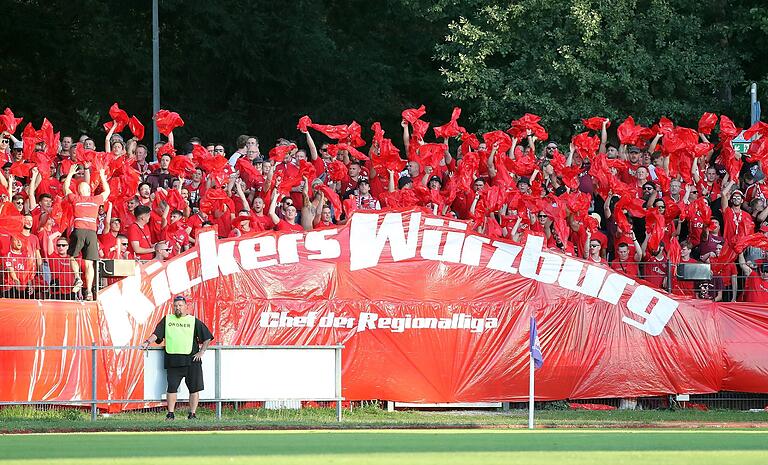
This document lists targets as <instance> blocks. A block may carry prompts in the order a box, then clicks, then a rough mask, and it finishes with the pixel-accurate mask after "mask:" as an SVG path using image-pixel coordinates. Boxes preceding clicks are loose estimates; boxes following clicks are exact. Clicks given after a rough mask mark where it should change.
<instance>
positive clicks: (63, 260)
mask: <svg viewBox="0 0 768 465" xmlns="http://www.w3.org/2000/svg"><path fill="white" fill-rule="evenodd" d="M78 262H81V263H80V269H81V270H82V269H83V264H82V261H81V260H78ZM48 267H49V268H50V270H51V279H52V280H55V281H56V282H57V283H58V287H59V288H60V291H59V293H61V294H68V293H69V292H70V291H71V290H72V289H71V288H72V286H73V285H74V284H75V273H74V271H72V261H71V260H70V259H69V257H67V256H66V255H65V256H63V257H62V256H60V255H56V256H54V257H51V259H50V260H49V261H48Z"/></svg>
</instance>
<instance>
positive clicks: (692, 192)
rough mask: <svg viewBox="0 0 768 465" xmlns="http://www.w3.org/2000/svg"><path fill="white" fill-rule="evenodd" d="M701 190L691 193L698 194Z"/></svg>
mask: <svg viewBox="0 0 768 465" xmlns="http://www.w3.org/2000/svg"><path fill="white" fill-rule="evenodd" d="M698 193H699V191H691V194H698Z"/></svg>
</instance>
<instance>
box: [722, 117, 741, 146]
mask: <svg viewBox="0 0 768 465" xmlns="http://www.w3.org/2000/svg"><path fill="white" fill-rule="evenodd" d="M740 132H741V128H737V127H736V125H735V124H733V121H732V120H731V118H729V117H727V116H725V115H720V141H728V142H730V141H731V140H733V139H734V138H735V137H736V136H738V135H739V133H740Z"/></svg>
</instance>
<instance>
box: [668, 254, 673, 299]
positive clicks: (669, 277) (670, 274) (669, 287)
mask: <svg viewBox="0 0 768 465" xmlns="http://www.w3.org/2000/svg"><path fill="white" fill-rule="evenodd" d="M667 292H669V293H671V292H672V262H670V261H669V259H667Z"/></svg>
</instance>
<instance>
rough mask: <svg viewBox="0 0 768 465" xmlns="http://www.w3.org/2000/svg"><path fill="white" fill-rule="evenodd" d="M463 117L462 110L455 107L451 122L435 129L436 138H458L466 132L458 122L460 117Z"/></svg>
mask: <svg viewBox="0 0 768 465" xmlns="http://www.w3.org/2000/svg"><path fill="white" fill-rule="evenodd" d="M460 115H461V108H459V107H455V108H454V109H453V113H452V114H451V120H450V121H449V122H448V123H446V124H444V125H442V126H438V127H436V128H433V129H434V131H435V137H436V138H438V139H444V138H448V137H454V136H458V135H459V134H461V133H463V132H465V131H466V130H465V129H464V128H463V127H461V126H459V125H458V123H457V122H456V121H457V120H458V119H459V116H460Z"/></svg>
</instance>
